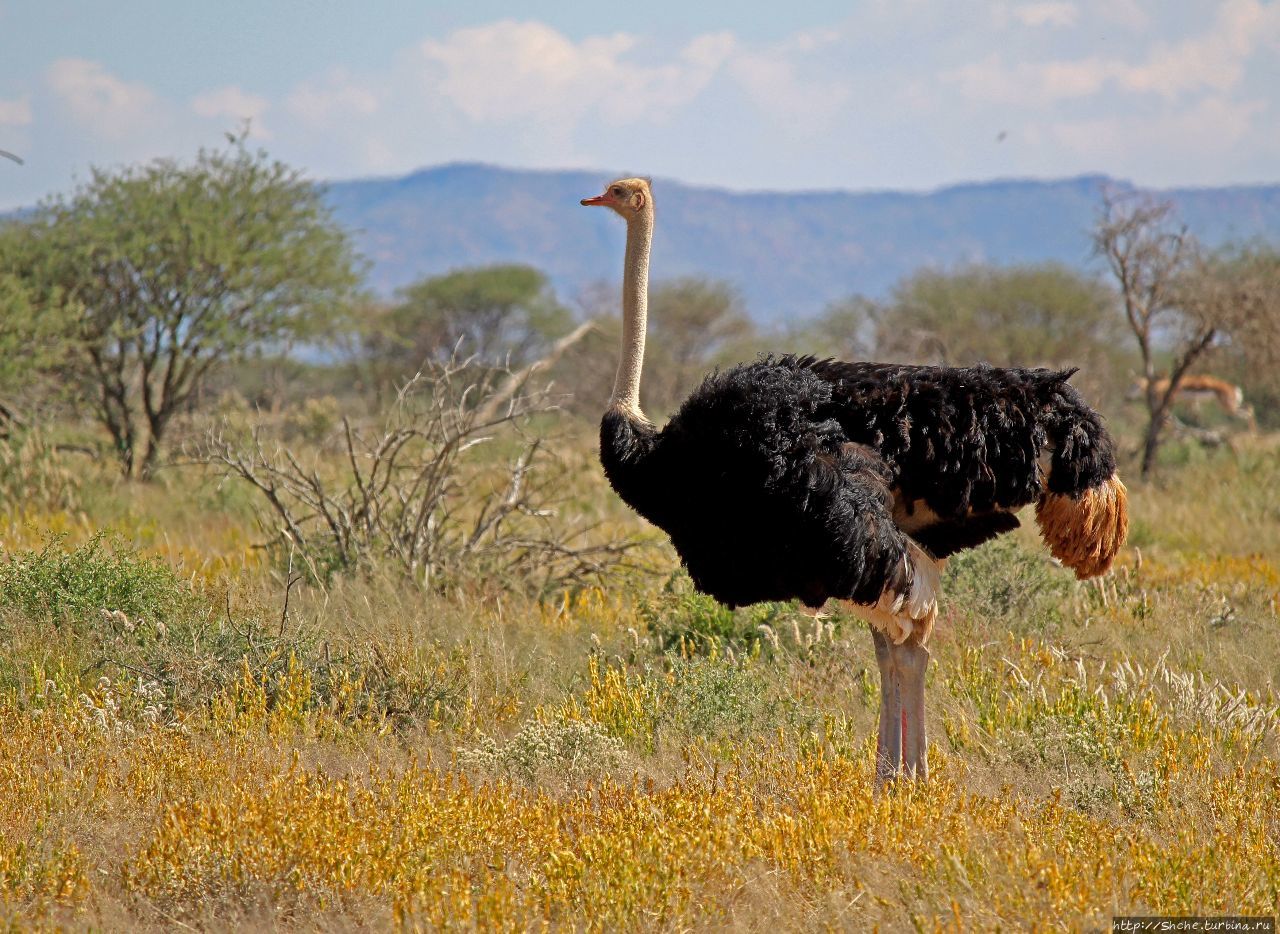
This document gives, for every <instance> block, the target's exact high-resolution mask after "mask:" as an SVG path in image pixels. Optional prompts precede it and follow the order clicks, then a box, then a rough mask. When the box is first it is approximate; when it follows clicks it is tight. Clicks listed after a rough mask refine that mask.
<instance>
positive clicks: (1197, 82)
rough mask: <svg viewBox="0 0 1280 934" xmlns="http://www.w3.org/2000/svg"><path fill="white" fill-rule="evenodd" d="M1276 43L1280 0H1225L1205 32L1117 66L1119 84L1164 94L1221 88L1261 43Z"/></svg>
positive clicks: (1162, 45) (1236, 80) (1240, 71)
mask: <svg viewBox="0 0 1280 934" xmlns="http://www.w3.org/2000/svg"><path fill="white" fill-rule="evenodd" d="M1278 42H1280V4H1276V3H1271V4H1265V5H1264V4H1262V3H1259V2H1258V0H1229V2H1227V3H1225V4H1223V5H1222V6H1221V7H1219V10H1218V17H1217V19H1216V20H1215V22H1214V24H1213V26H1212V27H1211V28H1210V30H1209V31H1208V32H1207V33H1206V34H1204V35H1202V36H1195V37H1192V38H1190V39H1186V40H1184V41H1182V42H1176V43H1163V42H1162V43H1159V44H1157V45H1156V46H1155V48H1154V49H1153V51H1152V53H1151V55H1150V56H1149V57H1148V58H1147V61H1146V62H1145V63H1143V64H1141V65H1135V66H1132V67H1128V68H1123V69H1121V70H1120V76H1119V77H1120V83H1121V85H1122V86H1123V87H1125V88H1127V89H1129V90H1132V91H1146V92H1154V93H1156V94H1161V95H1163V96H1165V97H1173V96H1176V95H1177V94H1180V93H1182V92H1184V91H1194V90H1199V89H1202V88H1211V89H1213V90H1216V91H1225V90H1227V89H1229V88H1233V87H1235V86H1236V85H1237V84H1239V83H1240V79H1241V77H1242V76H1243V74H1244V66H1245V63H1246V62H1247V61H1248V60H1249V59H1250V58H1252V56H1253V54H1254V53H1255V52H1256V51H1257V50H1258V49H1259V48H1260V47H1262V48H1265V47H1266V46H1276V45H1277V44H1278Z"/></svg>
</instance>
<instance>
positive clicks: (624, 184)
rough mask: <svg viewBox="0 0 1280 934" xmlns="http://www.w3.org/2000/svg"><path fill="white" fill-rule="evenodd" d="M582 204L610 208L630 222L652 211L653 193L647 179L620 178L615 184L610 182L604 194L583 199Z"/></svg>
mask: <svg viewBox="0 0 1280 934" xmlns="http://www.w3.org/2000/svg"><path fill="white" fill-rule="evenodd" d="M582 203H583V204H585V205H589V206H590V205H600V206H602V207H606V208H612V209H613V210H614V211H617V212H618V213H619V214H621V215H622V216H623V217H624V218H626V219H627V220H628V221H630V220H631V219H632V218H634V217H639V216H641V215H643V214H644V213H645V212H646V211H652V210H653V192H651V191H650V190H649V182H648V180H647V179H643V178H620V179H618V180H617V181H616V182H610V183H609V184H608V186H607V187H606V188H605V190H604V194H602V195H597V196H596V197H594V198H583V199H582Z"/></svg>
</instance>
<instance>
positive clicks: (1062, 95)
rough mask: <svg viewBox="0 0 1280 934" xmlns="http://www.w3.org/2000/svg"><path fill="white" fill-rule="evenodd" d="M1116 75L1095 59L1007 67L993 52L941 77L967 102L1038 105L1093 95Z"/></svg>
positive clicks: (1021, 64)
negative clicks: (967, 99) (953, 86)
mask: <svg viewBox="0 0 1280 934" xmlns="http://www.w3.org/2000/svg"><path fill="white" fill-rule="evenodd" d="M1115 73H1116V66H1115V65H1114V64H1113V63H1110V62H1105V61H1101V60H1099V59H1096V58H1085V59H1080V60H1078V61H1056V62H1052V61H1051V62H1040V63H1033V62H1021V63H1018V64H1015V65H1007V64H1005V62H1004V60H1003V59H1002V58H1001V57H1000V56H999V55H998V54H996V53H992V54H991V55H989V56H987V57H986V58H984V59H983V60H982V61H979V62H973V63H971V64H968V65H963V66H961V67H959V68H956V69H953V70H951V71H948V72H944V73H943V75H942V76H941V77H942V82H943V84H944V85H952V84H954V85H955V86H956V87H957V88H958V89H959V91H960V93H961V95H962V96H964V97H967V98H969V99H970V100H974V101H982V102H984V103H993V104H1020V105H1025V106H1037V105H1043V104H1046V103H1051V102H1053V101H1058V100H1063V99H1066V98H1073V97H1087V96H1089V95H1092V94H1096V93H1098V92H1099V91H1100V90H1102V87H1103V85H1104V84H1105V83H1106V81H1107V80H1108V79H1109V78H1111V77H1112V76H1113V75H1114V74H1115Z"/></svg>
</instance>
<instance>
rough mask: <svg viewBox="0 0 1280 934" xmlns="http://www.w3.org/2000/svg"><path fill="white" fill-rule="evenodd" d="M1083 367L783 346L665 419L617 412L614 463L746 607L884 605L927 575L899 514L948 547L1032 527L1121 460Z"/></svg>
mask: <svg viewBox="0 0 1280 934" xmlns="http://www.w3.org/2000/svg"><path fill="white" fill-rule="evenodd" d="M1072 372H1074V371H1069V370H1068V371H1050V370H1041V369H1014V368H1009V369H997V368H992V367H986V366H978V367H965V368H947V367H923V366H903V365H891V364H875V363H841V362H837V361H831V360H815V359H814V358H812V357H792V356H786V357H781V358H773V357H768V358H764V359H761V360H759V361H757V362H755V363H749V364H743V365H740V366H736V367H733V368H732V369H729V370H725V371H723V372H717V373H714V374H712V375H710V376H708V377H707V379H706V380H705V381H704V382H703V383H702V385H701V386H700V387H699V388H698V389H697V390H696V391H694V392H693V393H692V394H691V395H690V396H689V398H688V399H687V400H686V401H685V403H684V404H683V405H682V406H681V407H680V410H679V411H678V412H677V413H676V414H675V415H674V416H673V417H672V419H671V421H670V422H669V423H668V424H667V425H666V427H664V428H662V429H657V428H654V427H653V426H651V425H648V424H646V423H643V422H641V421H638V420H636V419H634V418H631V417H629V416H627V415H626V414H624V413H622V412H620V411H618V410H616V409H611V410H610V411H608V412H607V413H606V414H605V416H604V419H603V421H602V422H601V426H600V459H601V462H602V464H603V466H604V470H605V473H606V475H607V476H608V478H609V482H610V483H611V484H612V486H613V488H614V489H615V490H616V491H617V493H618V495H619V496H621V497H622V499H623V500H625V501H626V502H627V503H628V504H630V505H631V506H632V507H633V508H634V509H635V510H636V511H637V512H639V513H640V514H641V515H642V516H644V517H645V518H646V519H648V520H649V521H650V522H652V523H653V524H654V525H656V526H658V527H659V528H661V529H663V530H664V531H666V532H667V534H669V535H670V536H671V540H672V543H673V544H674V545H675V548H676V550H677V552H678V553H679V554H680V557H681V559H682V560H683V561H684V563H685V565H686V567H687V568H688V570H689V574H690V576H691V577H692V579H693V581H694V584H695V585H696V586H697V587H698V588H699V589H700V590H702V591H704V592H705V593H708V594H710V595H712V596H713V597H715V598H716V599H718V600H720V601H721V602H723V603H726V604H728V605H730V606H741V605H745V604H750V603H756V602H759V601H763V600H787V599H792V598H798V599H800V600H802V601H803V602H804V603H806V604H808V605H810V606H819V605H821V604H822V603H823V602H824V601H825V600H826V599H827V598H829V597H834V598H839V599H847V600H853V601H854V602H857V603H863V604H873V603H875V602H876V600H877V599H878V598H879V596H880V594H881V593H882V592H884V591H885V589H886V588H894V589H899V590H900V589H901V588H902V587H903V586H905V584H906V583H907V582H906V581H904V580H903V579H902V577H903V575H904V574H906V573H909V571H908V569H906V568H905V567H904V562H903V560H902V559H903V556H904V553H905V550H906V548H907V537H906V533H905V532H903V530H902V529H901V528H899V525H898V524H897V523H895V521H894V516H895V509H896V510H897V513H898V514H899V516H901V515H902V514H903V513H906V514H912V513H913V512H914V510H919V509H924V508H927V510H929V512H928V513H924V514H922V515H923V516H926V517H927V519H924V520H922V521H920V522H917V523H915V526H916V527H915V528H914V530H913V538H914V539H915V540H916V541H917V542H918V543H919V544H921V545H923V546H924V547H925V548H927V549H929V550H930V551H931V552H932V553H933V554H934V555H935V556H936V557H945V556H946V555H948V554H951V553H953V552H955V551H958V550H960V549H962V548H967V547H972V546H974V545H977V544H980V543H981V542H983V541H986V540H987V539H989V538H991V537H993V536H995V535H998V534H1000V533H1002V532H1006V531H1008V530H1010V529H1012V528H1015V527H1016V526H1017V525H1018V520H1017V519H1016V518H1015V517H1014V516H1013V515H1012V514H1011V512H1010V511H1011V510H1015V509H1018V508H1019V507H1022V506H1025V505H1027V504H1029V503H1033V502H1035V501H1036V500H1037V499H1038V498H1039V497H1040V495H1041V494H1042V492H1043V490H1044V489H1045V486H1044V482H1045V481H1044V478H1043V476H1042V474H1041V468H1040V466H1039V458H1040V455H1041V452H1042V450H1043V449H1044V448H1045V445H1046V444H1049V445H1051V448H1052V460H1051V471H1050V476H1049V478H1048V489H1049V490H1050V491H1051V492H1054V493H1064V494H1068V495H1073V496H1074V495H1077V494H1078V493H1080V492H1082V491H1084V490H1086V489H1089V488H1091V487H1093V486H1096V485H1097V484H1099V483H1101V482H1103V481H1105V480H1106V479H1107V478H1108V477H1110V476H1111V475H1112V473H1113V472H1114V470H1115V458H1114V456H1113V452H1112V445H1111V440H1110V438H1109V436H1108V435H1107V432H1106V430H1105V428H1104V427H1103V425H1102V421H1101V419H1100V418H1099V417H1098V415H1097V414H1096V413H1094V412H1093V411H1092V410H1091V409H1090V408H1089V407H1088V406H1087V405H1086V404H1085V403H1084V401H1083V400H1082V399H1081V398H1080V396H1079V394H1078V393H1077V392H1076V391H1075V390H1074V389H1073V388H1072V387H1071V386H1070V385H1069V384H1068V383H1067V380H1068V379H1069V378H1070V376H1071V374H1072Z"/></svg>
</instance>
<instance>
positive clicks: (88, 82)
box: [47, 58, 156, 140]
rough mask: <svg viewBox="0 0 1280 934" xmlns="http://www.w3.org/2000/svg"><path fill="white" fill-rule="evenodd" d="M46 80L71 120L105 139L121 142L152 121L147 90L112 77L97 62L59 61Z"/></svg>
mask: <svg viewBox="0 0 1280 934" xmlns="http://www.w3.org/2000/svg"><path fill="white" fill-rule="evenodd" d="M47 78H48V82H49V86H50V88H52V90H53V92H54V94H55V95H56V96H57V97H58V98H59V99H60V100H61V101H62V102H63V103H64V104H65V105H66V106H67V108H68V110H69V111H70V113H71V116H72V118H73V119H74V120H75V121H76V122H77V123H79V124H80V125H81V126H84V127H87V128H89V129H90V130H92V131H94V132H96V133H98V134H100V135H102V136H105V137H107V138H110V139H117V140H118V139H124V138H126V137H129V136H131V135H133V134H135V133H136V132H137V131H138V130H139V129H140V128H141V127H143V126H146V125H147V124H149V123H151V122H152V121H153V120H154V119H155V115H156V114H155V106H156V95H155V94H154V93H153V92H152V91H151V89H150V88H148V87H147V86H146V85H145V84H142V83H140V82H135V81H125V80H123V79H122V78H118V77H116V76H115V75H113V74H112V73H111V72H109V71H107V69H106V68H104V67H103V66H102V65H101V64H99V63H98V62H93V61H89V60H88V59H83V58H60V59H58V60H56V61H55V62H54V63H53V64H52V65H50V66H49V69H48V72H47Z"/></svg>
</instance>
